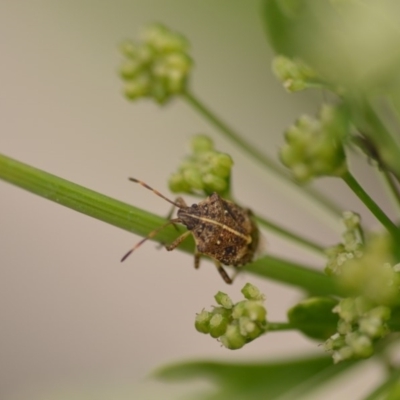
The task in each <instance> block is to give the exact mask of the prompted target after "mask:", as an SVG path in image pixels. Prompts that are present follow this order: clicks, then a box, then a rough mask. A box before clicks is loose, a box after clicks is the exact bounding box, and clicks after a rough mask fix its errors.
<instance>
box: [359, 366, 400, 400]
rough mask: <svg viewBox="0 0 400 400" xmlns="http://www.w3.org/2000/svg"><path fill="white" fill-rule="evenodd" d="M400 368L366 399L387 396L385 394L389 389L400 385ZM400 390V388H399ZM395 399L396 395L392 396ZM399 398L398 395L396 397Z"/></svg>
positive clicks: (365, 399)
mask: <svg viewBox="0 0 400 400" xmlns="http://www.w3.org/2000/svg"><path fill="white" fill-rule="evenodd" d="M399 378H400V369H399V368H398V369H395V370H394V371H393V372H392V373H391V374H390V376H389V377H388V378H387V379H386V380H385V381H384V382H383V383H382V384H381V385H379V386H378V387H377V388H376V389H375V390H374V391H373V392H372V393H370V394H369V395H368V396H367V397H365V398H364V400H380V399H385V398H387V397H386V396H384V395H385V394H387V393H388V390H390V389H392V388H395V387H397V388H398V385H399ZM397 390H398V389H397ZM390 398H391V399H394V398H395V397H390ZM396 398H397V397H396Z"/></svg>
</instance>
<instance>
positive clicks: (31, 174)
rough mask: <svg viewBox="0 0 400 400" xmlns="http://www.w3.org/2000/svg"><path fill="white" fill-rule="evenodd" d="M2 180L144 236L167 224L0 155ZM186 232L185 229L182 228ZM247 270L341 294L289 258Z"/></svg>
mask: <svg viewBox="0 0 400 400" xmlns="http://www.w3.org/2000/svg"><path fill="white" fill-rule="evenodd" d="M0 179H3V180H5V181H7V182H10V183H12V184H14V185H16V186H19V187H21V188H23V189H26V190H28V191H30V192H32V193H35V194H37V195H39V196H42V197H44V198H46V199H48V200H51V201H54V202H56V203H58V204H61V205H64V206H66V207H69V208H71V209H73V210H76V211H78V212H80V213H82V214H85V215H89V216H91V217H93V218H96V219H98V220H101V221H104V222H107V223H109V224H111V225H114V226H116V227H118V228H122V229H125V230H127V231H129V232H132V233H136V234H138V235H141V236H145V235H147V234H148V233H149V232H151V231H152V230H153V229H155V228H157V227H159V226H160V225H161V224H163V223H165V219H164V218H161V217H159V216H156V215H153V214H151V213H148V212H146V211H143V210H140V209H138V208H136V207H133V206H131V205H129V204H126V203H123V202H121V201H118V200H115V199H112V198H110V197H107V196H105V195H103V194H100V193H97V192H95V191H93V190H90V189H87V188H85V187H82V186H80V185H77V184H75V183H72V182H69V181H67V180H65V179H62V178H59V177H57V176H55V175H52V174H49V173H47V172H44V171H41V170H39V169H37V168H34V167H31V166H29V165H26V164H23V163H21V162H19V161H16V160H13V159H11V158H9V157H6V156H4V155H1V154H0ZM179 229H180V231H181V232H182V229H181V228H179ZM179 234H180V232H177V231H176V230H175V229H174V228H173V227H168V228H166V229H165V230H163V231H161V232H160V233H159V234H158V235H157V236H156V237H155V238H154V240H157V241H159V242H161V243H170V242H172V241H173V240H174V239H175V238H176V237H177V236H178V235H179ZM179 248H180V250H184V251H187V252H191V253H193V249H194V243H193V240H191V239H190V240H185V241H184V242H183V243H182V244H181V245H180V246H179ZM245 269H246V271H249V272H251V273H254V274H257V275H260V276H264V277H267V278H270V279H274V280H276V281H279V282H282V283H285V284H289V285H293V286H296V287H299V288H302V289H305V290H307V291H309V292H311V293H315V294H338V293H339V290H338V288H337V287H336V285H335V282H334V280H333V279H332V278H330V277H328V276H326V275H324V274H322V273H320V272H318V271H315V270H313V269H310V268H307V267H305V266H302V265H299V264H295V263H292V262H289V261H286V260H282V259H278V258H276V257H272V256H265V257H262V258H260V259H258V260H257V261H255V262H253V263H251V264H249V265H247V266H246V268H245Z"/></svg>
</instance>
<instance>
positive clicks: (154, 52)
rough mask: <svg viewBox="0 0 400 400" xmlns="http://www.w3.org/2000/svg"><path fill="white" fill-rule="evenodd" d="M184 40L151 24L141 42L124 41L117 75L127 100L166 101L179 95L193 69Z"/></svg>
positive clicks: (161, 26) (166, 29)
mask: <svg viewBox="0 0 400 400" xmlns="http://www.w3.org/2000/svg"><path fill="white" fill-rule="evenodd" d="M188 47H189V45H188V42H187V40H186V39H185V38H184V37H183V36H181V35H179V34H177V33H175V32H172V31H170V30H169V29H168V28H166V27H164V26H163V25H159V24H156V25H151V26H149V27H148V28H147V29H146V30H145V31H144V34H143V41H142V42H141V43H137V42H133V41H130V40H128V41H125V42H124V43H122V44H121V46H120V48H121V52H122V54H123V55H124V56H125V60H124V61H123V63H122V65H121V67H120V75H121V77H122V79H123V80H124V81H125V86H124V92H125V95H126V97H127V98H128V99H130V100H136V99H138V98H141V97H150V98H153V99H154V100H155V101H157V102H158V103H160V104H162V103H165V102H167V101H168V100H169V99H170V98H171V97H172V96H174V95H176V94H179V93H182V92H183V91H184V90H185V88H186V84H187V79H188V75H189V73H190V70H191V68H192V64H193V63H192V60H191V58H190V57H189V55H188V53H187V52H188Z"/></svg>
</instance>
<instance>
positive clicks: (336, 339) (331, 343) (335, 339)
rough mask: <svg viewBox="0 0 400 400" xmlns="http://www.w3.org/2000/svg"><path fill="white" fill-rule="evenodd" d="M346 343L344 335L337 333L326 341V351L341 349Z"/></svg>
mask: <svg viewBox="0 0 400 400" xmlns="http://www.w3.org/2000/svg"><path fill="white" fill-rule="evenodd" d="M344 345H345V340H344V336H343V335H339V333H335V334H334V335H332V336H331V337H330V338H329V339H328V340H326V342H325V343H324V349H325V351H328V352H332V351H334V350H339V349H341V348H342V347H343V346H344Z"/></svg>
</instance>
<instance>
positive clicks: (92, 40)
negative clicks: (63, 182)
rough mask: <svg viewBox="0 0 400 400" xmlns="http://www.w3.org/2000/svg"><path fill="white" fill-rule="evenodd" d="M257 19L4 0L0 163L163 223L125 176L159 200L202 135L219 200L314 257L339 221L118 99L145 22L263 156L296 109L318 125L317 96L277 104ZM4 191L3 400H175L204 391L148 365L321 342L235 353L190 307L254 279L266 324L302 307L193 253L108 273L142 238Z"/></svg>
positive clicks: (211, 7)
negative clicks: (199, 328) (220, 190)
mask: <svg viewBox="0 0 400 400" xmlns="http://www.w3.org/2000/svg"><path fill="white" fill-rule="evenodd" d="M260 8H261V3H260V1H258V0H249V1H246V2H244V1H240V0H218V1H212V0H191V1H190V2H189V1H185V0H146V1H145V0H134V1H124V0H116V1H105V0H101V1H100V0H96V1H95V0H84V1H78V0H70V1H68V2H54V1H46V0H29V1H15V2H11V1H3V2H1V3H0V41H1V49H2V57H1V62H0V81H1V91H0V113H1V118H0V151H1V152H2V153H3V154H5V155H7V156H10V157H13V158H15V159H17V160H19V161H22V162H25V163H27V164H30V165H32V166H35V167H37V168H40V169H43V170H45V171H47V172H50V173H52V174H55V175H57V176H60V177H62V178H65V179H67V180H70V181H72V182H75V183H78V184H80V185H83V186H85V187H88V188H90V189H93V190H96V191H99V192H100V193H103V194H106V195H108V196H110V197H113V198H116V199H119V200H121V201H125V202H128V203H131V204H134V205H135V206H138V207H141V208H144V209H146V210H149V211H151V212H154V213H157V214H160V215H166V214H167V212H168V210H169V205H168V204H167V203H165V202H163V201H162V200H161V199H160V198H158V197H156V196H154V195H152V194H151V193H150V192H148V191H146V190H144V189H143V188H141V187H140V186H138V185H134V184H132V183H130V182H128V180H127V177H128V176H134V177H137V178H140V179H142V180H144V181H146V182H147V183H149V184H150V185H152V186H154V187H155V188H157V189H158V190H160V191H161V192H162V193H164V194H166V195H169V192H168V188H167V179H168V177H169V174H170V173H172V172H173V171H174V170H175V168H176V167H177V166H178V164H179V161H180V160H181V159H182V157H183V156H184V155H185V154H187V152H188V149H187V147H186V144H187V143H188V141H189V139H190V138H191V137H192V135H194V134H197V133H206V134H209V135H210V136H211V137H212V138H213V139H214V140H215V143H216V148H217V149H218V150H220V151H224V152H227V153H229V154H231V155H232V157H233V159H234V162H235V166H234V170H233V188H234V192H235V196H236V197H237V198H238V199H240V201H241V202H242V203H244V204H247V205H248V206H249V207H251V208H252V209H253V210H256V211H257V212H259V213H260V214H262V215H264V216H265V217H268V218H270V219H271V220H272V221H275V222H277V223H279V224H281V225H283V226H286V227H288V228H290V229H291V230H293V231H296V232H298V233H302V234H304V235H305V236H307V237H310V238H312V239H314V240H318V241H319V242H321V243H323V244H324V245H331V244H334V243H336V242H338V241H339V235H340V229H341V227H340V224H339V222H338V221H334V220H333V219H332V220H328V219H326V218H323V214H322V212H321V210H319V209H315V208H314V207H313V206H312V204H311V203H309V202H308V201H306V200H305V199H304V198H302V197H301V196H298V195H297V193H296V191H295V190H294V189H292V188H290V187H288V186H286V185H283V184H282V183H281V182H280V181H279V179H277V178H275V177H274V176H269V175H268V174H266V173H265V171H263V170H262V168H260V167H259V165H257V164H256V163H255V162H253V160H251V159H250V158H248V157H247V156H246V155H244V154H242V153H241V152H240V150H238V149H237V148H235V147H234V146H233V145H232V144H231V143H229V142H228V141H226V140H225V139H224V138H223V137H222V136H219V134H218V132H217V131H216V130H215V129H214V128H213V127H212V126H211V125H209V124H208V123H207V121H205V120H204V119H202V117H201V116H200V115H198V114H196V112H195V111H194V110H193V109H191V108H190V107H189V105H188V104H186V103H184V101H183V100H180V99H176V100H174V101H173V102H171V103H170V104H168V105H167V106H164V107H162V108H161V107H158V106H157V105H155V104H153V103H151V102H147V101H139V102H137V103H129V102H128V101H126V100H125V98H124V97H123V96H122V94H121V88H122V83H121V81H120V79H119V77H118V74H117V70H118V66H119V62H120V60H121V57H120V55H119V53H118V50H117V46H118V44H119V43H120V42H121V41H122V40H124V39H126V38H135V37H137V35H138V33H139V32H140V30H141V28H143V27H144V26H146V24H148V23H151V22H162V23H164V24H165V25H167V26H169V27H170V28H171V29H173V30H176V31H178V32H181V33H183V34H184V35H185V36H186V37H187V38H188V40H189V41H190V43H191V48H192V51H191V54H192V56H193V59H194V61H195V69H194V72H193V74H192V81H191V88H192V90H193V91H194V92H195V93H196V94H197V96H198V97H199V98H200V99H202V100H203V101H204V102H205V103H206V104H208V105H209V107H210V108H211V109H213V110H214V111H215V112H216V113H217V114H219V115H220V116H221V117H222V118H223V119H224V120H226V121H227V122H228V123H229V124H230V125H232V126H233V127H235V129H237V130H238V131H239V132H241V133H242V134H243V135H244V136H246V138H247V139H248V140H249V141H250V142H251V143H253V144H255V145H257V146H258V147H259V148H260V149H262V150H263V151H264V152H265V153H268V154H269V155H271V156H273V157H276V153H277V149H278V147H279V146H280V144H281V142H282V132H283V131H284V129H285V128H286V127H288V126H289V125H290V124H291V123H292V122H293V121H294V120H295V119H296V118H297V117H298V116H299V115H301V114H302V113H310V114H315V113H316V112H317V110H318V106H319V104H320V103H321V102H322V101H323V100H324V98H325V95H324V93H322V92H320V91H315V92H307V93H299V94H292V95H288V94H287V93H285V92H284V90H283V88H282V87H281V85H280V84H279V83H278V82H277V81H276V80H275V78H274V77H273V76H272V73H271V69H270V65H271V60H272V57H273V53H272V50H271V49H270V48H269V46H268V43H267V39H266V36H265V34H264V30H263V26H262V21H261V17H260ZM352 168H353V171H354V172H355V174H356V176H357V177H358V178H359V179H360V181H361V182H362V183H363V185H364V187H365V188H366V189H367V191H369V192H371V193H373V196H374V198H375V199H376V200H377V201H378V202H379V203H380V204H381V206H382V207H383V208H384V209H386V210H388V212H389V214H390V210H391V205H390V204H388V200H387V197H386V196H385V194H384V190H383V187H382V186H381V184H380V183H379V181H378V179H377V177H376V176H375V175H373V172H372V171H373V169H372V168H369V167H368V165H367V163H365V160H360V159H354V160H353V161H352ZM318 187H319V188H321V189H322V190H323V191H324V192H325V193H327V194H328V195H329V196H332V198H334V199H335V200H336V201H337V202H338V203H339V204H340V205H342V206H343V207H345V208H346V209H351V210H354V211H357V212H360V213H361V214H362V215H363V218H364V221H365V222H366V225H367V226H368V227H370V228H374V227H376V226H377V223H376V222H375V220H374V219H373V218H372V217H371V216H370V215H369V213H367V212H366V211H365V209H364V208H363V207H362V206H361V205H360V203H359V202H358V200H357V199H356V198H355V197H354V196H353V194H352V193H350V192H349V191H348V189H347V188H346V187H345V186H344V185H343V184H341V183H340V182H337V181H335V180H334V179H328V178H327V179H322V180H321V181H320V182H319V183H318ZM0 196H1V201H2V211H1V213H0V227H1V229H0V242H1V243H2V251H1V255H0V262H1V267H0V397H1V399H4V400H16V399H28V398H29V399H45V398H46V399H50V398H51V399H56V398H68V399H71V398H77V399H78V398H82V399H83V398H85V399H86V398H92V397H93V398H96V399H102V398H104V399H109V398H113V399H128V398H129V399H131V398H133V396H135V397H134V398H139V399H146V398H149V399H150V398H163V399H165V398H171V399H177V398H187V397H188V394H189V393H193V392H194V391H195V390H200V391H201V390H208V389H209V388H210V387H211V386H210V384H209V383H206V382H202V381H201V380H199V381H196V382H193V384H191V385H186V386H185V385H172V384H165V383H160V382H156V381H154V380H152V379H151V378H149V377H148V376H149V374H150V373H151V371H153V370H154V369H155V368H157V367H159V366H161V365H165V364H166V363H170V362H177V361H179V360H189V359H214V360H228V361H238V360H263V361H265V360H273V359H276V358H278V357H283V356H287V357H289V356H294V355H301V354H305V353H306V352H309V351H313V352H315V354H320V353H321V349H320V348H319V347H318V343H316V342H310V341H308V340H306V339H305V338H303V337H302V336H301V335H299V334H297V333H294V332H288V333H279V334H270V335H268V336H266V337H264V338H261V339H259V340H257V341H256V342H254V343H252V344H250V345H248V346H246V347H245V348H243V349H241V350H240V351H237V352H233V351H228V350H226V349H225V348H222V347H220V345H219V344H218V343H217V342H216V341H215V340H211V339H210V337H209V336H205V335H201V334H199V333H198V332H196V331H195V329H194V326H193V325H194V318H195V313H196V312H199V311H201V310H202V309H203V308H204V307H209V306H210V305H211V304H213V303H214V301H213V296H214V294H215V293H216V292H217V291H218V290H223V291H225V292H227V293H228V294H230V295H231V297H232V298H233V299H234V300H239V299H240V298H241V294H240V289H241V287H242V286H243V285H244V283H245V282H247V281H251V282H252V283H254V284H256V285H258V286H259V288H260V289H261V290H262V291H263V292H264V293H266V295H267V302H266V305H267V308H268V312H269V319H270V320H273V321H283V320H285V311H286V310H287V309H288V308H289V307H290V306H292V305H293V304H294V303H295V302H296V301H297V300H299V299H300V298H301V293H300V292H298V291H296V290H294V289H291V288H288V287H284V286H281V285H278V284H276V283H274V282H266V281H264V280H258V279H256V278H255V277H253V276H250V275H247V274H246V273H243V274H241V275H240V276H239V277H238V279H237V280H236V282H235V284H234V285H232V286H231V287H228V286H226V285H225V284H224V283H223V281H222V280H221V278H220V276H219V275H218V273H217V272H216V271H215V268H214V267H213V265H212V264H210V263H207V262H204V263H203V265H202V267H201V268H200V270H199V271H195V270H194V269H193V260H192V257H191V256H188V255H187V254H183V253H180V252H179V251H175V252H172V253H167V252H166V251H165V250H163V249H162V250H157V249H156V245H155V244H154V243H150V242H149V243H147V244H146V245H145V246H142V247H141V248H140V251H138V252H137V253H135V254H134V255H132V256H131V257H130V258H129V259H128V260H127V261H126V262H125V263H124V264H120V262H119V260H120V258H121V256H122V255H123V254H125V252H126V251H127V250H128V249H129V248H130V247H131V246H132V245H133V244H134V243H135V242H136V241H137V240H139V237H137V236H134V235H132V234H129V233H128V232H125V231H122V230H119V229H117V228H115V227H113V226H109V225H106V224H105V223H102V222H100V221H97V220H95V219H91V218H89V217H87V216H84V215H81V214H79V213H77V212H75V211H72V210H69V209H67V208H64V207H61V206H59V205H57V204H55V203H51V202H48V201H46V200H44V199H43V198H39V197H37V196H35V195H33V194H30V193H28V192H25V191H23V190H22V189H19V188H16V187H13V186H11V185H9V184H7V183H5V182H2V181H0ZM171 197H173V195H171ZM187 200H188V202H189V203H190V202H191V201H192V199H190V198H188V199H187ZM265 237H266V241H267V243H268V247H267V248H268V251H270V252H271V253H272V254H274V255H279V256H281V257H285V258H288V259H291V260H295V261H297V262H304V263H307V264H309V265H313V266H315V267H316V268H320V269H321V268H322V266H323V263H322V262H321V260H320V259H318V258H317V257H316V256H315V257H314V256H313V255H312V254H309V253H306V252H304V251H302V250H301V249H299V248H297V247H294V246H290V245H288V244H286V243H285V242H284V241H282V240H281V239H279V238H278V237H275V236H274V235H271V234H270V233H265ZM361 370H362V371H361ZM366 374H369V377H368V380H367V379H366ZM380 377H381V371H380V370H379V369H378V368H377V367H376V366H374V365H373V363H368V362H366V363H363V365H362V366H361V367H360V368H358V369H357V370H354V371H353V373H352V376H347V378H349V380H348V381H347V382H343V381H335V382H334V386H330V387H327V388H324V390H325V392H324V393H323V398H324V399H336V398H338V397H340V396H346V395H348V394H349V393H353V394H354V393H357V396H358V395H359V396H360V397H357V396H355V395H354V396H352V397H351V398H352V399H357V398H361V396H362V395H363V394H364V393H367V392H368V391H369V390H370V388H371V387H373V386H374V385H375V383H376V382H378V381H379V380H380ZM361 378H362V379H361ZM90 396H92V397H90ZM315 396H316V397H315V398H316V399H317V398H321V397H319V396H322V394H321V393H320V394H316V395H315ZM330 396H331V397H330ZM346 398H349V397H346Z"/></svg>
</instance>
